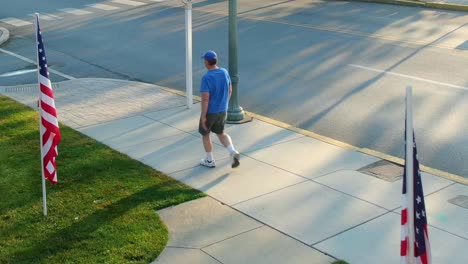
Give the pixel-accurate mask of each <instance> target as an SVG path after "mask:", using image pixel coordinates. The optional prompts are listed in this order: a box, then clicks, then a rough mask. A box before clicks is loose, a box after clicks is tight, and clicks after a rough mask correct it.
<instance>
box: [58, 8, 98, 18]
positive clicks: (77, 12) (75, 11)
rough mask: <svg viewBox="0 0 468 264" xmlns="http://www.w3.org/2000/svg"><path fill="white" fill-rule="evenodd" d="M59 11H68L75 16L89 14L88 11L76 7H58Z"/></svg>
mask: <svg viewBox="0 0 468 264" xmlns="http://www.w3.org/2000/svg"><path fill="white" fill-rule="evenodd" d="M59 11H62V12H65V13H69V14H73V15H76V16H84V15H89V14H91V12H89V11H86V10H82V9H76V8H64V9H59Z"/></svg>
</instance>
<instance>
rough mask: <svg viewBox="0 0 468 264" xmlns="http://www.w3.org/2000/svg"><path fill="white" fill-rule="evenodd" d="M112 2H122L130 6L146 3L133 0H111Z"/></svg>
mask: <svg viewBox="0 0 468 264" xmlns="http://www.w3.org/2000/svg"><path fill="white" fill-rule="evenodd" d="M112 2H113V3H117V4H122V5H130V6H141V5H146V3H142V2H138V1H133V0H112Z"/></svg>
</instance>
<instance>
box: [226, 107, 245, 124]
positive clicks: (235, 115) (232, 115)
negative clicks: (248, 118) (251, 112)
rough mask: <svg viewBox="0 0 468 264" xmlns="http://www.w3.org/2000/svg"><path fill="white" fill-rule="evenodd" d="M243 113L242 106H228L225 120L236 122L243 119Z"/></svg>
mask: <svg viewBox="0 0 468 264" xmlns="http://www.w3.org/2000/svg"><path fill="white" fill-rule="evenodd" d="M244 118H245V113H244V110H243V109H242V107H240V106H238V107H235V108H234V109H231V108H229V109H228V112H227V121H228V123H229V122H238V121H241V120H244Z"/></svg>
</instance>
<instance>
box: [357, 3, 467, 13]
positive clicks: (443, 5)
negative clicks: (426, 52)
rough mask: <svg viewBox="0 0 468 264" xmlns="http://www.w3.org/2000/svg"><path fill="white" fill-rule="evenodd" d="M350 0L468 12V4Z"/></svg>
mask: <svg viewBox="0 0 468 264" xmlns="http://www.w3.org/2000/svg"><path fill="white" fill-rule="evenodd" d="M349 1H354V2H366V3H380V4H389V5H401V6H412V7H427V8H435V9H445V10H452V11H464V12H468V5H456V4H447V3H433V2H425V1H418V0H349Z"/></svg>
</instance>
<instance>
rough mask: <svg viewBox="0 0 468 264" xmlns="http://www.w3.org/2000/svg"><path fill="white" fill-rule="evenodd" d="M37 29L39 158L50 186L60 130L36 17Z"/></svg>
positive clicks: (55, 179) (55, 178)
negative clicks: (39, 117)
mask: <svg viewBox="0 0 468 264" xmlns="http://www.w3.org/2000/svg"><path fill="white" fill-rule="evenodd" d="M36 21H37V24H36V25H37V28H36V40H37V51H38V52H37V56H38V67H39V68H38V71H39V73H38V81H39V86H40V92H39V113H40V116H41V120H40V133H41V156H42V157H41V158H42V166H43V167H42V170H43V172H44V177H45V178H46V179H48V180H49V181H50V182H52V184H56V183H57V164H56V160H55V159H56V157H57V155H58V151H57V145H58V144H59V142H60V139H61V137H60V129H59V125H58V119H57V110H56V108H55V100H54V90H53V89H52V84H51V82H50V79H49V71H48V70H47V59H46V53H45V49H44V43H43V41H42V33H41V29H40V27H39V17H38V16H37V15H36Z"/></svg>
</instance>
